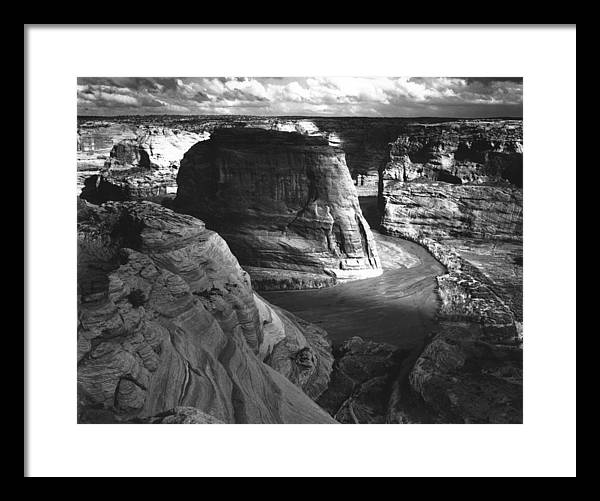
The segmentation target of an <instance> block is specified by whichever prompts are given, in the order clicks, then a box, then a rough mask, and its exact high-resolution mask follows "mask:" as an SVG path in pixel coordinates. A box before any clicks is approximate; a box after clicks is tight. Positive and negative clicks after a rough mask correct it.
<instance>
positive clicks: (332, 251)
mask: <svg viewBox="0 0 600 501" xmlns="http://www.w3.org/2000/svg"><path fill="white" fill-rule="evenodd" d="M177 184H178V191H177V198H176V200H175V207H176V208H177V210H180V211H182V212H185V213H189V214H193V215H195V216H197V217H199V218H202V219H203V220H204V221H206V223H207V224H208V225H209V226H210V227H211V228H214V229H215V230H216V231H218V232H219V233H220V234H221V235H222V236H223V238H224V239H225V240H226V241H227V243H228V244H229V245H230V247H231V248H232V251H233V252H234V254H235V255H236V256H237V257H238V258H239V260H240V262H241V263H242V265H244V267H245V268H246V269H247V270H248V271H249V272H250V274H251V275H252V277H253V282H254V284H255V285H258V286H259V287H263V288H304V287H307V286H308V287H314V286H320V285H328V284H331V283H334V282H335V281H336V280H339V279H342V280H344V279H356V278H363V277H367V276H374V275H377V274H380V273H381V266H380V263H379V258H378V256H377V250H376V248H375V244H374V240H373V236H372V234H371V231H370V228H369V225H368V223H367V222H366V220H365V218H364V217H363V215H362V212H361V209H360V205H359V203H358V197H357V195H356V189H355V187H354V184H353V182H352V178H351V177H350V173H349V171H348V169H347V167H346V163H345V158H344V153H343V151H342V150H340V149H337V148H335V147H332V146H330V145H329V143H328V141H327V140H325V139H323V138H320V137H309V136H305V135H300V134H297V133H283V132H273V131H266V130H260V129H223V130H217V131H215V132H214V133H213V135H212V138H211V139H210V141H206V142H203V143H199V144H196V145H195V146H194V147H193V148H191V149H190V150H189V151H188V152H187V153H186V155H185V156H184V158H183V160H182V161H181V167H180V170H179V174H178V177H177Z"/></svg>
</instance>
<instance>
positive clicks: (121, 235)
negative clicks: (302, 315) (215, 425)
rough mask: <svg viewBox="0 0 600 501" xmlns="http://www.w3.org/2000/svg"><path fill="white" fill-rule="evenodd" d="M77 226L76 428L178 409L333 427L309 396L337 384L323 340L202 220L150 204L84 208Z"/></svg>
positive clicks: (225, 418) (230, 418) (238, 419)
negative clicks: (263, 290)
mask: <svg viewBox="0 0 600 501" xmlns="http://www.w3.org/2000/svg"><path fill="white" fill-rule="evenodd" d="M78 219H79V221H78V390H79V416H78V417H79V421H80V422H115V421H117V422H126V421H131V420H132V419H147V418H152V417H153V416H157V415H162V414H163V413H169V412H171V410H172V409H175V408H178V407H192V408H194V409H198V410H199V411H201V412H202V413H204V414H206V415H208V416H210V419H213V418H214V419H215V420H218V421H220V422H224V423H329V422H333V420H332V419H331V418H330V417H329V415H327V414H326V413H325V412H324V411H323V410H322V409H320V408H319V407H318V406H317V405H316V404H315V403H314V402H313V401H312V400H311V398H309V396H308V395H310V396H312V397H313V398H317V397H318V396H319V395H320V394H321V393H322V392H323V391H324V389H325V388H326V386H327V382H328V380H329V373H330V371H331V365H332V357H331V353H330V350H329V347H328V343H327V341H326V339H325V338H324V332H323V331H322V330H320V329H318V328H317V327H315V326H311V325H309V324H307V323H305V322H302V321H300V320H298V319H296V318H294V317H293V316H292V315H291V314H288V313H287V312H284V311H283V310H281V309H278V308H275V307H272V306H271V305H270V304H268V303H267V302H266V301H264V300H262V298H260V296H258V295H257V294H256V293H255V292H254V291H253V290H252V287H251V283H250V279H249V277H248V274H247V273H246V272H244V271H243V270H242V269H241V268H240V266H239V264H238V262H237V260H236V258H235V257H234V256H233V255H232V254H231V252H230V251H229V248H228V247H227V244H226V243H225V242H224V240H223V239H222V238H221V237H220V236H219V235H218V234H216V233H215V232H212V231H209V230H207V229H206V228H205V226H204V223H203V222H202V221H199V220H197V219H195V218H193V217H191V216H185V215H181V214H176V213H174V212H172V211H170V210H169V209H166V208H164V207H160V206H159V205H156V204H153V203H150V202H123V203H119V202H110V203H106V204H104V205H102V206H100V207H94V206H91V205H88V204H86V203H85V202H81V201H80V204H79V214H78ZM176 414H177V413H176ZM179 414H181V412H179ZM173 419H175V420H183V421H185V418H183V417H181V416H180V417H175V418H173ZM161 422H164V419H163V421H161Z"/></svg>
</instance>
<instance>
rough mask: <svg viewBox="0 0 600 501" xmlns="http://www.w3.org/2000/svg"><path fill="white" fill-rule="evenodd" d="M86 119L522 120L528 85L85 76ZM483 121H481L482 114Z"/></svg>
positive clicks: (80, 90)
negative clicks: (153, 115) (160, 116)
mask: <svg viewBox="0 0 600 501" xmlns="http://www.w3.org/2000/svg"><path fill="white" fill-rule="evenodd" d="M79 80H80V81H79V82H78V86H77V95H78V103H79V105H80V108H81V111H83V112H85V113H90V114H91V113H102V112H103V110H104V109H106V111H107V113H118V112H119V109H120V108H122V112H123V113H156V112H157V109H160V112H161V113H206V114H210V113H214V114H222V113H223V114H224V113H226V114H263V115H277V114H317V115H321V114H322V115H335V114H337V115H366V116H367V115H373V116H377V115H384V116H410V115H414V114H420V115H428V114H429V115H438V116H439V115H440V113H442V114H444V115H446V116H451V115H452V114H453V113H458V111H457V110H460V113H462V114H463V116H464V113H468V114H469V115H470V116H477V115H478V113H479V114H488V115H489V114H490V113H491V114H493V113H494V112H495V110H496V109H498V110H499V112H498V113H497V114H503V113H500V111H509V112H510V113H513V114H521V106H522V82H521V81H519V80H517V79H490V78H479V79H478V78H446V77H440V78H407V77H397V78H387V77H376V78H366V77H356V78H354V77H314V78H209V77H201V78H183V77H182V78H156V79H153V78H139V79H137V78H119V79H108V78H82V79H79ZM482 116H483V115H482Z"/></svg>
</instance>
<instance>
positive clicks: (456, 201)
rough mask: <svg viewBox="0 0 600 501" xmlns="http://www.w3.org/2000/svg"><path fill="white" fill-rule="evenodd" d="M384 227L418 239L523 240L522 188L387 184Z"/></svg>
mask: <svg viewBox="0 0 600 501" xmlns="http://www.w3.org/2000/svg"><path fill="white" fill-rule="evenodd" d="M382 195H383V197H382V198H383V205H384V210H383V216H382V222H381V224H382V227H383V228H384V230H385V232H386V233H389V234H393V235H398V236H401V237H403V238H409V239H413V240H418V239H419V238H421V237H427V238H432V239H434V240H438V241H442V240H449V239H481V240H492V241H494V240H496V241H522V238H523V236H522V235H523V191H522V190H521V189H518V188H514V187H510V186H506V187H497V186H473V185H452V184H449V183H439V182H434V183H418V182H413V183H405V182H400V181H393V182H387V183H386V184H385V188H384V191H383V193H382Z"/></svg>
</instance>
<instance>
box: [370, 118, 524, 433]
mask: <svg viewBox="0 0 600 501" xmlns="http://www.w3.org/2000/svg"><path fill="white" fill-rule="evenodd" d="M427 130H429V131H430V135H428V134H427ZM521 134H522V132H521V130H520V128H519V127H518V126H516V127H515V126H514V124H513V123H512V122H510V121H509V122H505V123H503V122H496V123H494V127H491V128H490V127H489V126H488V124H486V123H485V122H482V123H476V124H475V125H474V126H469V127H456V128H455V127H454V126H453V127H452V128H451V129H450V130H448V129H447V128H446V127H443V128H440V127H430V128H429V129H426V128H423V131H421V132H419V134H416V135H414V134H413V135H409V136H403V137H400V138H398V140H397V141H396V142H394V143H393V144H392V145H391V147H390V161H389V162H388V163H387V164H386V165H385V166H384V167H383V168H382V171H381V181H380V208H381V209H382V220H381V230H382V231H383V232H385V233H387V234H389V235H394V236H398V237H402V238H406V239H410V240H413V241H415V242H417V243H419V244H421V245H423V246H424V247H425V248H427V249H428V250H429V251H430V252H431V253H432V254H433V255H434V256H435V257H436V258H437V259H438V260H439V261H440V262H441V263H442V264H443V265H444V266H445V267H446V269H447V273H445V274H443V275H440V276H439V277H438V278H437V282H438V295H439V297H440V300H441V306H440V310H439V314H438V326H437V328H436V329H435V330H434V332H432V337H431V340H430V342H429V343H428V344H427V346H426V347H425V349H424V350H423V352H422V354H421V355H420V357H419V358H418V359H417V360H416V362H415V365H414V367H413V369H412V371H411V372H410V374H409V375H408V379H407V381H408V383H407V382H406V381H405V382H402V381H398V382H397V394H398V395H402V397H398V398H395V399H394V401H393V403H392V404H391V407H390V416H391V417H390V419H391V420H392V421H398V422H407V421H408V422H410V421H411V418H410V417H407V415H408V414H409V412H408V410H409V408H410V407H411V406H413V407H414V405H415V402H416V401H417V402H419V403H420V404H424V409H425V413H426V414H428V416H429V418H428V420H431V422H457V423H462V422H466V423H483V422H492V423H518V422H522V390H523V388H522V345H521V339H522V329H521V325H522V287H523V286H522V284H523V271H522V266H523V259H522V244H523V193H522V188H521V187H520V184H521V179H522V172H521V169H522V146H521V144H522V143H521V140H522V139H521ZM415 398H416V400H415Z"/></svg>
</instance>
